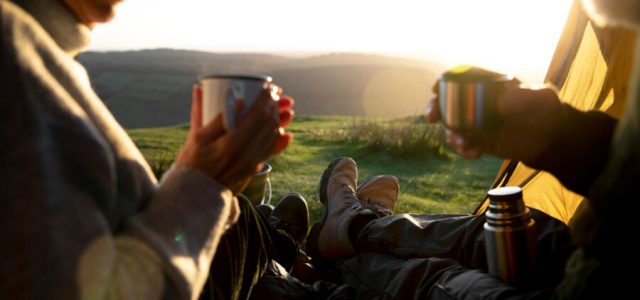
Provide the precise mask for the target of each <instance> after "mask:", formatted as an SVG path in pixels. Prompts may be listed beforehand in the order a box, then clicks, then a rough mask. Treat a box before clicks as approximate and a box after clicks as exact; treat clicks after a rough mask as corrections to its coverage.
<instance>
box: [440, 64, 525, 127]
mask: <svg viewBox="0 0 640 300" xmlns="http://www.w3.org/2000/svg"><path fill="white" fill-rule="evenodd" d="M512 79H513V77H512V76H511V75H507V74H500V73H494V72H490V71H485V70H482V69H479V68H474V67H468V66H462V67H457V68H454V69H451V70H450V71H447V72H445V73H444V74H442V76H440V79H439V93H438V96H439V104H440V116H441V120H442V122H443V123H444V125H445V126H447V127H448V128H450V129H452V130H455V131H459V132H487V131H492V130H496V129H497V128H499V127H500V125H501V118H500V114H499V113H498V110H497V102H496V100H497V98H498V96H500V94H501V93H502V91H503V90H504V87H505V85H506V84H507V83H508V82H510V81H511V80H512Z"/></svg>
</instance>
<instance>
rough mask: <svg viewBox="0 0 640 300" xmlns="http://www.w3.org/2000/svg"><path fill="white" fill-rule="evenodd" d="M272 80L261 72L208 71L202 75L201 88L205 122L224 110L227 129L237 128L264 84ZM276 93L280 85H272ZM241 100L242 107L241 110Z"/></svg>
mask: <svg viewBox="0 0 640 300" xmlns="http://www.w3.org/2000/svg"><path fill="white" fill-rule="evenodd" d="M272 83H273V80H272V79H271V77H270V76H267V75H258V74H209V75H205V76H202V77H200V78H199V80H198V84H199V85H200V86H201V87H202V125H205V124H207V123H209V122H210V121H211V120H212V119H213V118H214V117H215V116H216V115H218V114H219V113H220V112H222V120H223V123H224V126H225V128H227V129H229V128H234V127H236V126H237V124H238V122H239V121H240V119H242V117H243V116H244V114H246V113H247V111H248V110H249V108H251V106H252V105H253V103H254V102H255V101H256V99H258V96H259V95H260V93H261V92H262V89H263V86H264V85H265V84H272ZM273 89H274V92H275V91H277V87H275V85H273ZM238 102H242V103H243V104H244V105H243V106H242V107H243V108H242V110H241V111H240V112H239V113H238V112H237V111H236V108H237V106H238Z"/></svg>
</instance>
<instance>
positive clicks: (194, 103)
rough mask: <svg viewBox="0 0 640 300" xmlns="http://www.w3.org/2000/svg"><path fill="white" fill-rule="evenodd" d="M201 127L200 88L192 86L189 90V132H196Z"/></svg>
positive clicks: (195, 85)
mask: <svg viewBox="0 0 640 300" xmlns="http://www.w3.org/2000/svg"><path fill="white" fill-rule="evenodd" d="M201 127H202V87H201V86H200V85H197V84H194V85H193V88H192V89H191V131H192V132H197V131H198V130H200V128H201Z"/></svg>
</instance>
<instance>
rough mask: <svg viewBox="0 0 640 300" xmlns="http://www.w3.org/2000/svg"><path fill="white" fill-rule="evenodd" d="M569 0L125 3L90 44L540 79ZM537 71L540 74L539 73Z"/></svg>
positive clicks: (166, 0) (104, 47)
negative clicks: (373, 61)
mask: <svg viewBox="0 0 640 300" xmlns="http://www.w3.org/2000/svg"><path fill="white" fill-rule="evenodd" d="M570 5H571V0H438V1H434V0H385V1H382V0H368V1H367V0H362V1H361V0H323V1H308V0H271V1H256V0H226V1H220V0H179V1H176V0H126V1H125V2H124V3H123V4H122V5H121V6H120V7H119V8H118V15H117V17H116V19H115V20H114V21H113V22H111V23H110V24H107V25H102V26H99V27H97V28H96V30H95V36H94V42H93V45H92V48H91V49H92V50H128V49H143V48H157V47H167V48H180V49H197V50H206V51H215V52H234V51H242V52H285V53H322V52H345V51H347V52H367V53H381V54H390V55H395V56H410V57H416V58H421V59H430V60H437V61H440V62H442V63H444V64H446V65H449V66H453V65H457V64H462V63H466V64H474V65H479V66H484V67H488V68H492V69H495V70H498V71H503V72H510V73H514V74H516V75H518V76H520V77H521V78H523V79H525V80H529V81H534V80H541V79H542V76H543V75H544V72H545V71H546V69H547V66H548V63H549V60H550V58H551V55H552V53H553V50H554V48H555V45H556V43H557V40H558V37H559V35H560V32H561V30H562V26H563V24H564V21H565V19H566V17H567V13H568V11H569V7H570ZM531 74H534V75H533V76H532V75H531Z"/></svg>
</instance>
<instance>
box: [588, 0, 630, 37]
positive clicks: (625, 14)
mask: <svg viewBox="0 0 640 300" xmlns="http://www.w3.org/2000/svg"><path fill="white" fill-rule="evenodd" d="M582 5H583V7H584V8H585V11H586V12H587V14H588V15H589V17H590V18H591V19H592V20H594V21H595V22H596V23H597V24H598V25H600V26H624V27H632V28H635V29H636V30H640V1H638V0H582Z"/></svg>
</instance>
